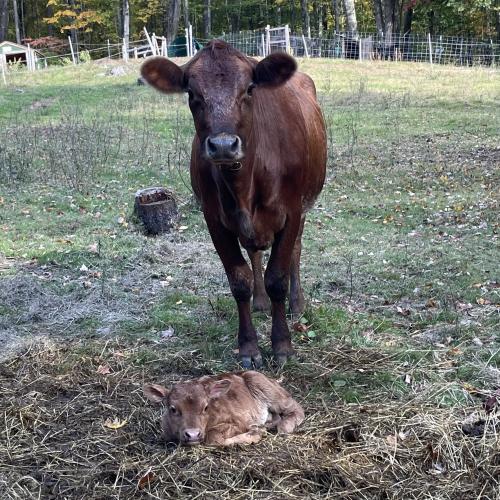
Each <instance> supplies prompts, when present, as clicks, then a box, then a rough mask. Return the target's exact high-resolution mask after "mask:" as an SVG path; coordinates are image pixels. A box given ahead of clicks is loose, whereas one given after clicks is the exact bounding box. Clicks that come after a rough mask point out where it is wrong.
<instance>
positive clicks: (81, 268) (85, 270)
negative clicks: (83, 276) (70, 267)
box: [80, 264, 89, 273]
mask: <svg viewBox="0 0 500 500" xmlns="http://www.w3.org/2000/svg"><path fill="white" fill-rule="evenodd" d="M88 270H89V268H88V267H87V266H86V265H85V264H82V266H81V267H80V272H82V273H86V272H87V271H88Z"/></svg>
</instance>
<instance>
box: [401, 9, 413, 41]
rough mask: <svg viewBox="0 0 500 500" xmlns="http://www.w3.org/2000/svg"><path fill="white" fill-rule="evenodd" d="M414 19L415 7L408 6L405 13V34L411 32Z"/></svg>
mask: <svg viewBox="0 0 500 500" xmlns="http://www.w3.org/2000/svg"><path fill="white" fill-rule="evenodd" d="M412 21H413V9H412V8H411V7H408V8H407V9H406V11H405V14H404V22H403V34H404V35H407V34H408V33H411V22H412Z"/></svg>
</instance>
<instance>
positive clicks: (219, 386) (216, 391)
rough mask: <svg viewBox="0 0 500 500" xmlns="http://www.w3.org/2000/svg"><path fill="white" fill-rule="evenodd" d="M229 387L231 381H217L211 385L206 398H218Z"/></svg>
mask: <svg viewBox="0 0 500 500" xmlns="http://www.w3.org/2000/svg"><path fill="white" fill-rule="evenodd" d="M230 387H231V381H230V380H228V379H222V380H217V381H216V382H214V383H213V384H211V385H210V387H209V389H208V397H210V398H219V397H220V396H222V395H223V394H226V392H227V391H228V390H229V388H230Z"/></svg>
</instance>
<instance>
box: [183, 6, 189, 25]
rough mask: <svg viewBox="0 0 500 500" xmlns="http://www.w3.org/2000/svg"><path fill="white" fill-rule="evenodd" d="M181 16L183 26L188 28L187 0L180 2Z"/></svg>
mask: <svg viewBox="0 0 500 500" xmlns="http://www.w3.org/2000/svg"><path fill="white" fill-rule="evenodd" d="M182 17H183V18H184V26H185V27H186V28H189V0H183V2H182Z"/></svg>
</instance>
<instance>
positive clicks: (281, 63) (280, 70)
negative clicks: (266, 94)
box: [254, 52, 297, 87]
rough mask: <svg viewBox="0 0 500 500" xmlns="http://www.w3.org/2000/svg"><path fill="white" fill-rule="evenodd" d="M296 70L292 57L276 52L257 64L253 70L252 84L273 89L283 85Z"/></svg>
mask: <svg viewBox="0 0 500 500" xmlns="http://www.w3.org/2000/svg"><path fill="white" fill-rule="evenodd" d="M296 70H297V63H296V62H295V59H294V58H293V57H292V56H289V55H288V54H285V53H284V52H276V53H274V54H271V55H269V56H267V57H266V58H265V59H262V61H260V62H259V63H257V66H255V69H254V83H255V84H256V85H267V86H270V87H271V86H272V87H275V86H278V85H281V84H283V83H285V82H286V81H287V80H288V79H289V78H290V77H291V76H292V75H293V74H294V73H295V71H296Z"/></svg>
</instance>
